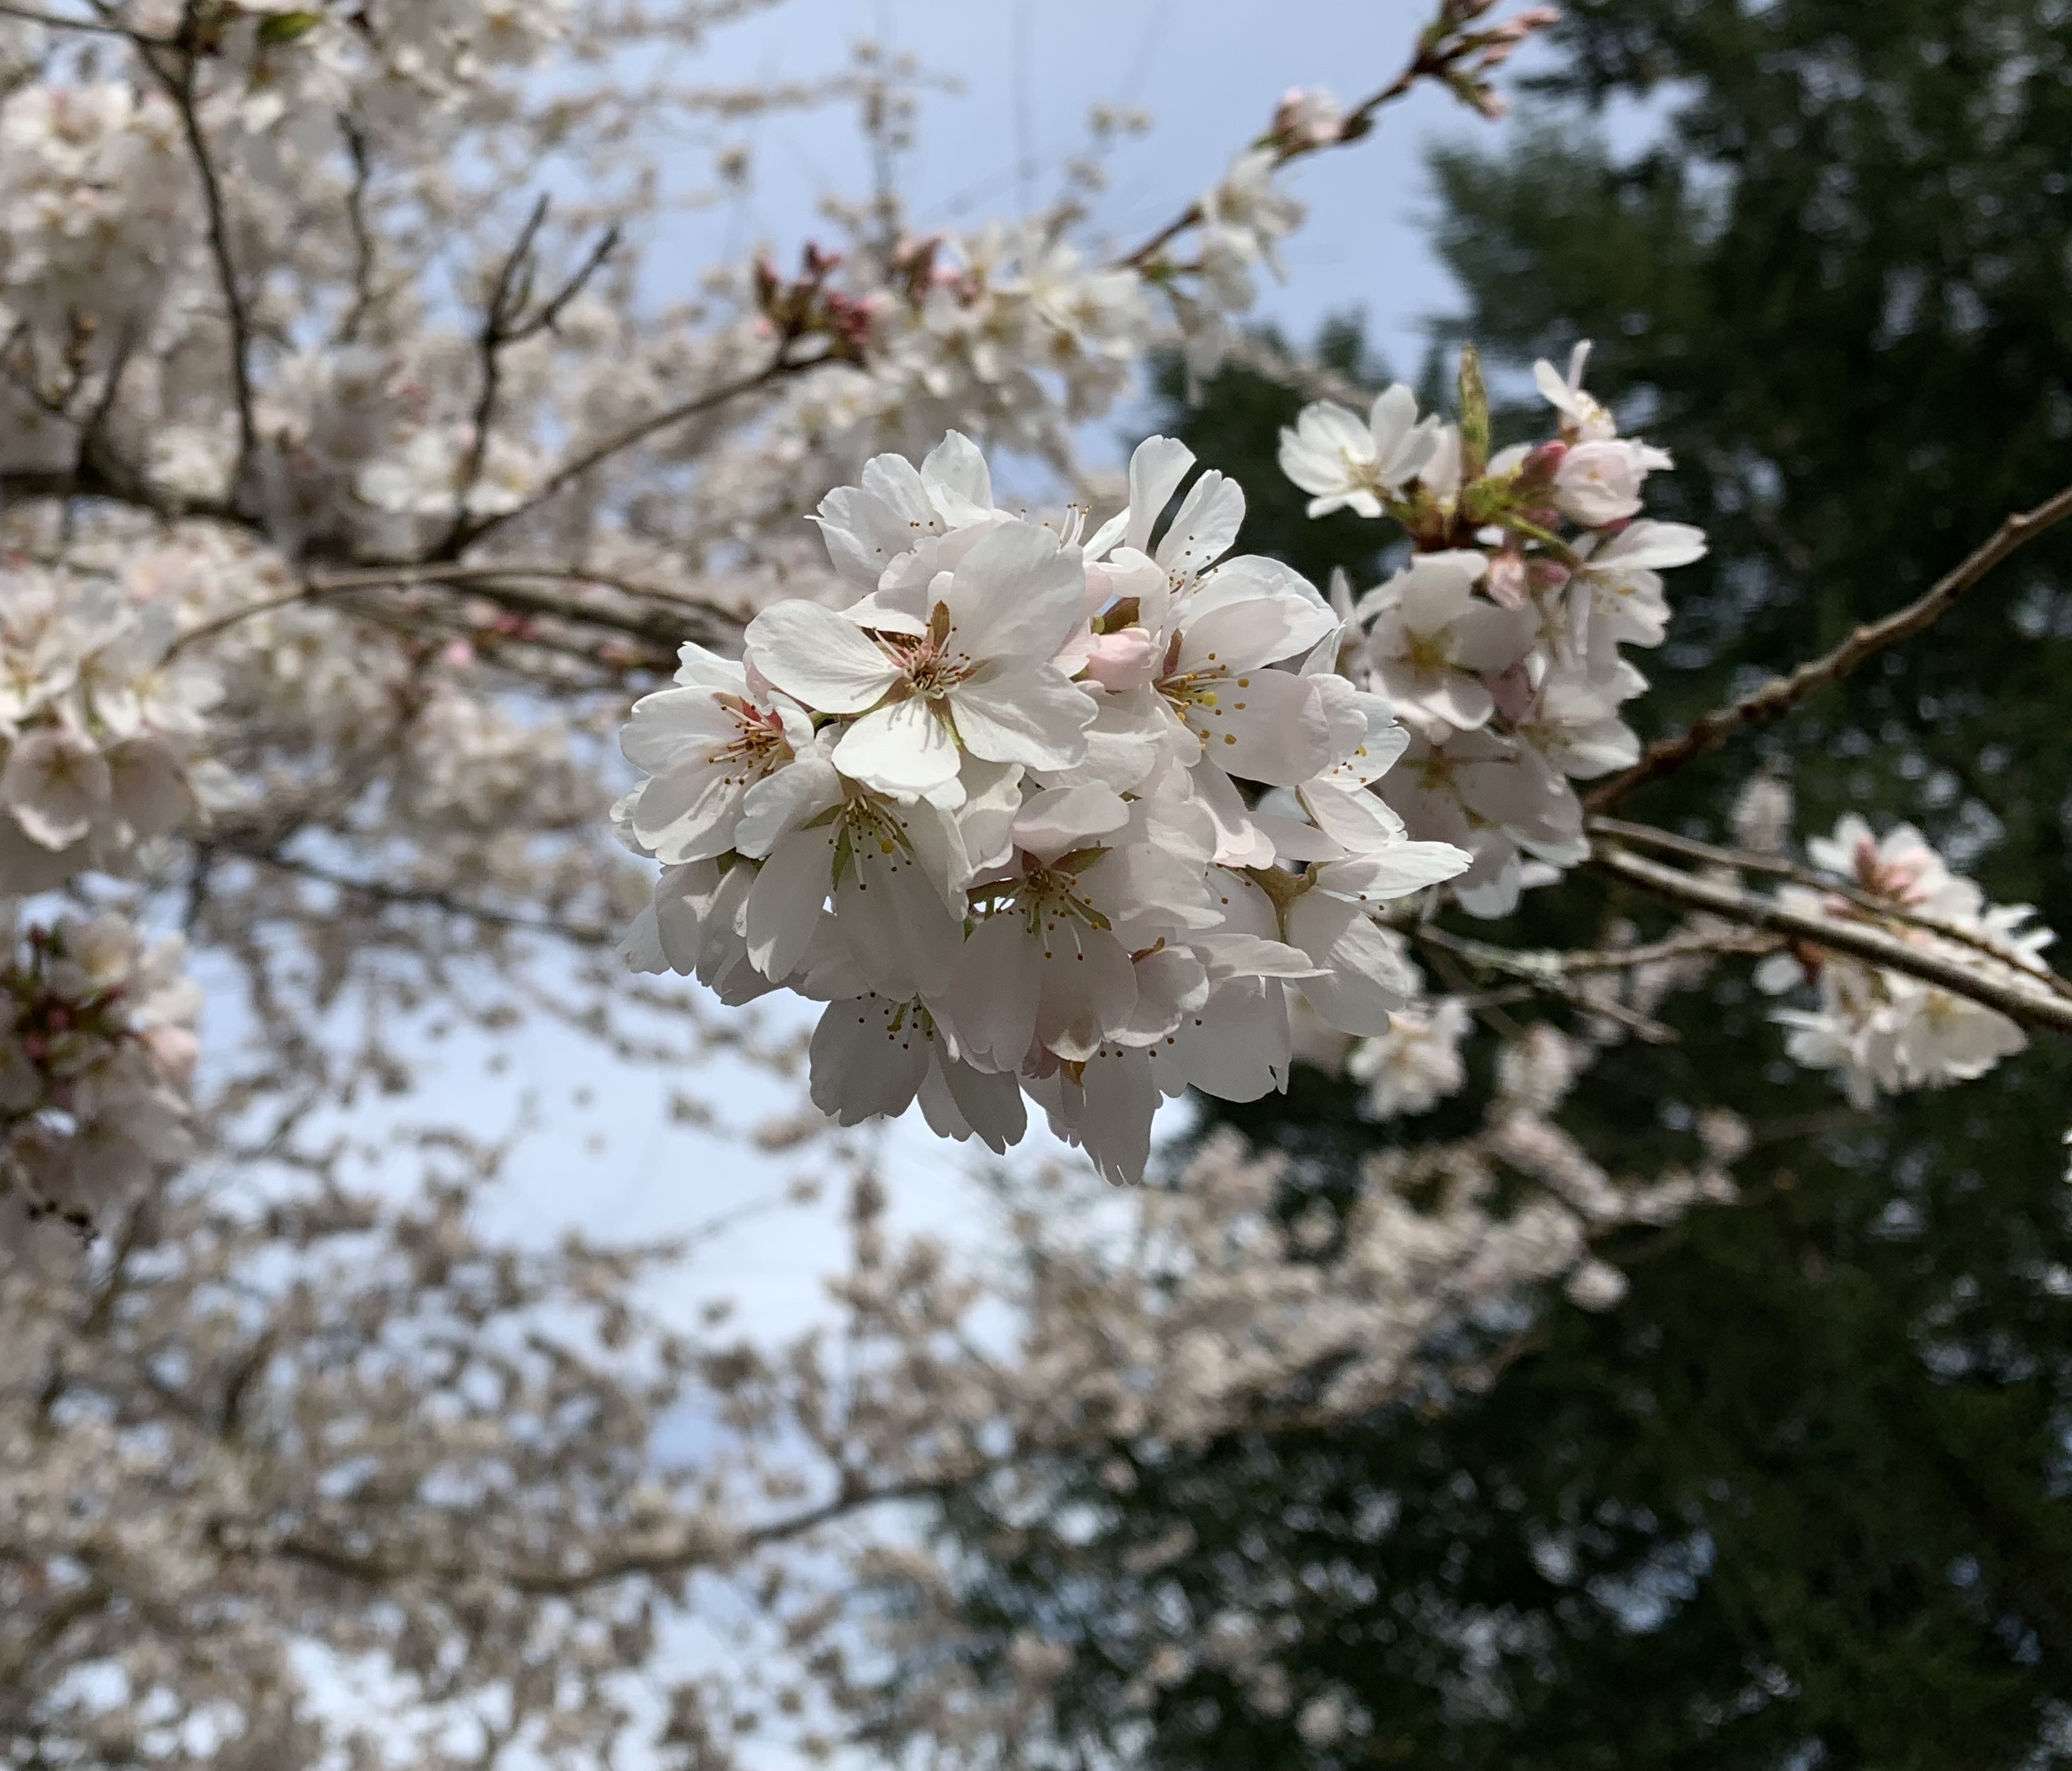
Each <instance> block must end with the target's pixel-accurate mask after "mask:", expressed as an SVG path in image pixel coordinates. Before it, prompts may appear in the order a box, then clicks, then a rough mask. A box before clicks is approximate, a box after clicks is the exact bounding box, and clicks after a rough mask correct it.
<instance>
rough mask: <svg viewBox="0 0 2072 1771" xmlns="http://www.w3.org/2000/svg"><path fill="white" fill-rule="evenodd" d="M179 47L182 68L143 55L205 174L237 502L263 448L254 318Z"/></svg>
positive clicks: (186, 54)
mask: <svg viewBox="0 0 2072 1771" xmlns="http://www.w3.org/2000/svg"><path fill="white" fill-rule="evenodd" d="M138 40H139V41H142V40H143V39H138ZM175 53H176V54H177V55H179V58H180V63H179V72H177V73H168V72H166V69H165V68H162V67H161V66H159V64H158V60H157V58H156V57H155V56H152V55H146V56H145V57H144V58H143V60H144V62H145V64H146V66H147V67H149V68H150V70H151V72H153V73H154V75H156V76H158V84H160V85H162V86H163V87H164V88H165V89H166V97H169V98H170V99H171V100H172V101H173V106H174V109H176V110H177V111H179V114H180V128H181V130H182V132H183V134H185V135H186V137H187V150H188V153H189V154H191V157H192V158H193V160H194V164H195V175H196V176H198V177H199V179H200V180H201V194H202V202H203V206H204V207H205V208H207V210H208V244H209V252H210V254H211V256H212V257H214V259H215V261H216V281H218V282H219V283H220V284H221V286H222V288H223V303H224V316H225V319H226V322H227V323H228V327H229V328H230V385H231V392H232V397H233V398H234V400H235V401H236V407H237V469H236V472H235V473H234V474H233V475H232V476H231V497H232V501H233V502H235V501H236V496H237V493H238V491H239V490H240V488H242V487H243V486H244V485H245V479H246V476H247V475H249V473H250V471H251V469H252V464H253V462H254V460H256V459H257V456H258V452H259V426H258V421H257V418H256V417H254V415H253V404H252V322H251V318H250V316H249V314H246V312H245V297H244V294H243V293H242V291H240V290H239V288H238V286H237V267H236V265H235V264H234V263H233V262H232V259H231V256H230V220H229V216H228V212H227V211H226V209H225V208H224V201H223V186H222V183H221V181H220V179H218V178H217V177H216V162H214V161H213V160H212V159H211V158H209V151H208V139H207V138H205V137H204V136H203V134H202V128H201V119H200V117H199V115H198V114H197V113H196V112H195V55H194V52H193V51H192V50H191V49H190V48H188V47H187V46H186V45H185V44H182V45H180V46H179V47H178V48H177V50H176V51H175Z"/></svg>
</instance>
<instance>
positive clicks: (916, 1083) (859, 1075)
mask: <svg viewBox="0 0 2072 1771" xmlns="http://www.w3.org/2000/svg"><path fill="white" fill-rule="evenodd" d="M931 1045H932V1042H931V1040H930V1039H929V1038H927V1035H926V1034H925V1033H923V1031H922V1024H921V1015H920V1011H919V1009H917V1008H916V1007H915V1005H913V1004H911V1003H904V1002H888V1001H886V999H885V998H884V997H882V996H863V997H860V998H858V999H857V1001H853V1002H831V1003H829V1004H828V1006H827V1009H826V1012H825V1013H823V1014H822V1015H821V1017H820V1025H819V1026H817V1027H816V1028H815V1029H813V1042H812V1051H811V1054H810V1055H811V1062H812V1099H813V1105H814V1106H816V1107H818V1108H820V1111H822V1112H823V1113H826V1114H829V1115H831V1116H833V1118H834V1119H835V1120H837V1123H838V1124H843V1125H856V1124H861V1122H862V1121H863V1120H867V1119H879V1118H883V1119H897V1118H898V1116H899V1115H901V1114H902V1113H903V1112H905V1111H906V1109H907V1108H908V1107H910V1106H911V1105H912V1104H913V1101H914V1091H915V1090H916V1089H917V1088H919V1087H920V1086H921V1079H922V1078H923V1076H924V1075H927V1069H928V1058H929V1053H930V1050H931Z"/></svg>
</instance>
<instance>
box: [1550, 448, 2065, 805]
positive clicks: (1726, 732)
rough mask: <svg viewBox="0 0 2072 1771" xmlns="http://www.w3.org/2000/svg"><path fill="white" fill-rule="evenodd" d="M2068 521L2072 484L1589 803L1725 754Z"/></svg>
mask: <svg viewBox="0 0 2072 1771" xmlns="http://www.w3.org/2000/svg"><path fill="white" fill-rule="evenodd" d="M2067 516H2072V486H2068V487H2066V489H2065V490H2064V491H2062V492H2060V493H2058V495H2057V496H2056V497H2054V498H2051V499H2046V500H2045V502H2044V503H2041V504H2039V505H2037V507H2036V508H2035V509H2034V510H2033V511H2024V512H2021V513H2020V514H2019V515H2018V516H2010V517H2009V518H2008V520H2006V521H2005V522H2004V523H2003V524H2000V527H1999V528H1997V529H1996V530H1995V531H1994V532H1993V533H1992V536H1990V537H1988V540H1986V542H1985V543H1984V545H1983V546H1981V547H1979V548H1978V549H1975V551H1974V552H1973V553H1971V555H1970V556H1969V557H1967V558H1966V559H1965V560H1964V561H1963V563H1962V564H1961V565H1959V566H1957V568H1956V569H1955V570H1954V571H1952V572H1951V573H1948V574H1947V576H1946V577H1942V578H1941V579H1939V580H1938V581H1937V582H1936V583H1935V584H1934V586H1932V587H1931V588H1930V590H1928V591H1927V593H1926V594H1925V595H1923V596H1922V597H1920V598H1918V599H1917V600H1916V601H1914V602H1910V603H1909V604H1908V605H1907V606H1905V608H1904V609H1901V610H1896V611H1894V612H1893V614H1889V615H1887V616H1886V617H1885V618H1884V619H1883V620H1881V621H1873V622H1868V623H1865V624H1864V626H1862V627H1859V628H1857V629H1856V631H1855V632H1854V633H1852V634H1851V635H1849V637H1848V639H1845V640H1844V641H1843V642H1842V643H1841V644H1840V645H1839V646H1837V647H1835V649H1834V650H1833V651H1831V652H1828V653H1827V654H1826V655H1824V656H1823V657H1819V658H1816V659H1815V660H1812V661H1811V663H1810V664H1801V665H1800V666H1799V668H1797V669H1796V670H1794V672H1792V673H1791V674H1790V676H1781V677H1778V679H1777V680H1775V681H1774V682H1769V683H1766V684H1763V686H1762V688H1759V689H1757V690H1756V691H1755V692H1754V693H1753V694H1750V695H1744V696H1742V697H1741V699H1740V700H1739V701H1734V702H1733V703H1731V704H1730V705H1728V706H1725V707H1723V708H1720V709H1717V710H1716V712H1713V713H1708V714H1707V715H1706V716H1705V717H1704V718H1703V719H1701V720H1700V721H1698V722H1697V724H1696V725H1693V726H1692V728H1691V729H1690V730H1689V731H1688V732H1685V733H1683V734H1682V735H1681V736H1679V737H1676V738H1659V739H1657V740H1656V741H1655V742H1654V743H1653V744H1651V745H1650V746H1648V747H1647V751H1646V754H1645V755H1643V756H1642V758H1641V759H1640V760H1639V762H1636V763H1635V764H1634V766H1632V767H1631V768H1630V769H1628V770H1626V772H1625V773H1624V774H1623V775H1614V777H1613V778H1612V779H1610V780H1609V781H1607V782H1605V783H1604V785H1603V786H1601V787H1598V788H1597V790H1596V791H1594V792H1593V793H1591V794H1589V795H1588V796H1587V797H1586V798H1585V799H1584V802H1583V803H1584V804H1585V806H1586V807H1589V810H1591V811H1592V812H1605V811H1608V810H1609V809H1610V808H1611V807H1613V806H1615V805H1617V804H1618V803H1619V801H1620V800H1622V799H1624V798H1626V795H1628V794H1630V793H1631V792H1632V791H1634V788H1636V787H1644V786H1646V784H1647V783H1649V782H1651V781H1657V780H1659V779H1662V777H1663V776H1664V775H1674V774H1675V772H1676V771H1677V770H1679V769H1680V768H1682V767H1683V766H1684V765H1685V764H1686V763H1688V762H1692V761H1693V760H1694V759H1695V758H1698V757H1700V756H1703V755H1704V754H1705V753H1706V752H1707V751H1708V750H1717V749H1718V748H1719V747H1720V746H1721V745H1722V744H1725V742H1727V741H1728V740H1729V738H1733V737H1736V736H1737V735H1738V734H1739V733H1741V732H1742V731H1744V730H1745V729H1747V728H1748V727H1749V726H1751V725H1761V724H1762V723H1763V722H1764V721H1768V720H1774V719H1775V718H1777V717H1778V716H1779V715H1780V714H1782V713H1789V712H1790V710H1791V709H1793V708H1794V707H1796V706H1797V705H1799V703H1800V702H1801V701H1804V700H1805V699H1806V697H1807V696H1809V695H1811V693H1813V692H1814V691H1815V689H1819V688H1825V687H1826V686H1827V684H1830V683H1836V682H1840V680H1842V678H1844V676H1848V674H1849V673H1850V672H1852V671H1853V670H1855V669H1856V667H1857V666H1858V665H1860V664H1862V663H1863V662H1864V660H1866V659H1868V658H1870V657H1873V656H1874V655H1876V654H1877V653H1879V652H1881V651H1884V650H1885V648H1886V647H1888V646H1896V645H1897V644H1898V643H1900V642H1901V640H1903V639H1912V638H1913V637H1914V635H1916V634H1918V633H1919V632H1921V631H1922V630H1923V629H1925V628H1926V627H1930V626H1931V625H1932V624H1933V623H1934V622H1935V621H1937V620H1938V619H1939V618H1941V617H1942V615H1943V614H1946V613H1947V611H1948V610H1950V609H1951V607H1952V606H1954V605H1955V603H1956V602H1957V601H1958V600H1959V598H1961V597H1963V595H1964V594H1965V593H1966V592H1967V591H1968V590H1971V588H1972V587H1973V586H1975V585H1976V584H1977V583H1978V582H1979V580H1980V579H1981V578H1983V577H1985V575H1986V574H1987V573H1988V572H1990V571H1992V569H1993V568H1994V567H1995V566H1996V565H1999V564H2000V561H2003V560H2004V559H2006V558H2007V557H2008V555H2009V554H2011V553H2014V552H2015V551H2016V549H2019V548H2021V547H2022V546H2023V545H2024V544H2026V543H2028V542H2030V541H2033V540H2035V539H2036V538H2037V536H2039V535H2041V534H2042V533H2044V532H2045V531H2046V530H2048V529H2049V528H2052V527H2053V525H2055V524H2058V523H2061V522H2062V521H2063V520H2065V519H2066V517H2067Z"/></svg>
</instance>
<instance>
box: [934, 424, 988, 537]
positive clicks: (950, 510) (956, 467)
mask: <svg viewBox="0 0 2072 1771" xmlns="http://www.w3.org/2000/svg"><path fill="white" fill-rule="evenodd" d="M921 483H922V484H923V486H925V487H927V489H928V496H929V499H930V502H931V503H933V504H934V506H935V509H936V510H937V511H938V512H940V513H941V515H942V517H943V521H945V522H947V523H948V524H951V525H952V527H953V528H955V527H960V526H962V525H963V524H967V523H976V522H979V521H981V520H984V519H985V518H986V517H988V516H991V515H992V514H993V475H992V473H991V471H990V470H989V469H988V468H987V466H986V465H985V455H984V454H981V453H980V450H979V446H978V445H977V444H976V443H975V442H972V440H971V438H968V437H967V436H965V435H964V434H963V433H962V432H961V431H956V430H952V431H951V432H949V433H948V434H947V435H945V436H944V437H943V440H942V441H941V442H939V443H937V444H936V445H935V447H934V448H933V449H931V450H929V451H928V453H927V458H925V459H924V460H923V462H922V463H921Z"/></svg>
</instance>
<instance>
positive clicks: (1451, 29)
mask: <svg viewBox="0 0 2072 1771" xmlns="http://www.w3.org/2000/svg"><path fill="white" fill-rule="evenodd" d="M1466 23H1468V20H1467V18H1463V17H1461V16H1458V15H1457V12H1456V9H1455V7H1454V6H1453V4H1451V3H1450V0H1442V4H1441V6H1440V9H1439V15H1438V17H1437V18H1436V19H1435V20H1434V21H1433V23H1431V24H1430V25H1428V26H1427V27H1425V29H1424V31H1422V32H1420V34H1419V36H1418V39H1417V51H1416V54H1415V55H1412V57H1411V59H1410V60H1409V62H1408V64H1406V65H1405V66H1404V70H1403V72H1401V73H1400V74H1398V75H1397V76H1396V78H1395V79H1394V80H1391V81H1390V82H1389V83H1388V84H1387V85H1386V86H1383V87H1381V88H1379V89H1378V90H1376V91H1375V92H1370V93H1368V94H1367V97H1365V98H1363V99H1362V100H1361V101H1359V104H1357V105H1354V106H1353V108H1352V109H1350V111H1348V112H1347V113H1346V116H1345V119H1344V121H1343V123H1342V125H1341V127H1340V129H1339V132H1338V134H1337V135H1336V136H1335V137H1334V138H1332V139H1330V141H1322V142H1320V141H1309V140H1301V139H1298V140H1296V141H1293V142H1289V141H1283V142H1281V143H1280V144H1279V149H1278V153H1277V155H1276V158H1275V161H1274V165H1275V166H1276V168H1277V167H1280V166H1286V165H1287V164H1289V162H1291V161H1294V160H1300V159H1304V158H1307V157H1308V156H1309V155H1310V154H1320V153H1322V152H1323V151H1324V150H1326V149H1327V148H1334V147H1346V146H1350V145H1351V144H1352V143H1353V142H1357V141H1359V140H1360V139H1361V138H1363V137H1364V136H1366V135H1368V134H1371V133H1372V131H1373V129H1374V119H1375V113H1377V112H1379V111H1380V110H1381V109H1383V108H1384V107H1385V106H1387V105H1392V104H1394V103H1395V102H1396V100H1397V99H1399V98H1401V97H1403V96H1404V94H1405V93H1407V92H1409V91H1410V90H1411V88H1413V87H1415V86H1416V85H1417V84H1419V83H1420V81H1423V80H1442V81H1444V82H1445V83H1446V84H1449V85H1450V86H1453V88H1454V89H1455V91H1456V92H1457V94H1458V96H1459V97H1461V99H1462V100H1463V101H1465V102H1468V103H1473V104H1480V103H1482V102H1483V96H1482V95H1481V94H1480V90H1479V88H1475V87H1474V85H1473V84H1472V83H1473V82H1474V73H1475V70H1473V69H1470V68H1468V67H1467V66H1466V64H1467V63H1469V62H1470V60H1471V59H1472V58H1474V57H1475V56H1477V55H1483V54H1485V53H1486V51H1487V50H1488V48H1489V45H1490V42H1491V40H1492V34H1490V33H1486V32H1472V31H1463V29H1462V27H1463V26H1464V25H1465V24H1466ZM1498 34H1499V35H1500V34H1501V33H1498ZM1514 41H1515V39H1514ZM1506 53H1507V51H1506ZM1495 59H1496V58H1494V57H1491V58H1490V63H1486V64H1484V66H1485V68H1486V67H1487V66H1488V65H1490V64H1493V62H1494V60H1495ZM1463 82H1467V83H1470V84H1462V83H1463ZM1486 114H1491V115H1494V114H1498V113H1495V112H1490V113H1486ZM1206 219H1207V214H1206V212H1205V211H1204V210H1203V209H1202V205H1201V203H1200V202H1199V200H1197V201H1195V202H1194V203H1190V204H1189V205H1188V206H1187V207H1186V208H1185V209H1184V210H1182V212H1180V213H1179V214H1178V215H1177V216H1174V218H1173V219H1172V220H1170V221H1169V222H1167V223H1166V224H1165V226H1164V227H1162V228H1160V229H1159V230H1158V231H1157V232H1156V233H1154V234H1153V235H1152V236H1150V238H1149V239H1148V240H1145V241H1143V242H1142V243H1141V244H1139V245H1137V247H1135V248H1133V249H1132V250H1130V251H1129V252H1127V253H1124V254H1123V256H1122V257H1120V258H1117V259H1116V260H1115V261H1113V263H1114V268H1115V269H1119V270H1120V269H1131V270H1141V269H1145V267H1146V266H1148V265H1150V264H1151V263H1153V261H1155V260H1156V259H1157V257H1158V256H1159V254H1160V253H1161V252H1163V251H1164V250H1165V248H1166V247H1167V246H1169V245H1170V244H1172V243H1173V241H1174V240H1176V239H1177V238H1178V236H1180V235H1182V234H1183V233H1185V232H1186V231H1187V229H1189V228H1191V227H1194V225H1195V224H1197V223H1198V222H1200V221H1202V220H1206Z"/></svg>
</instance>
